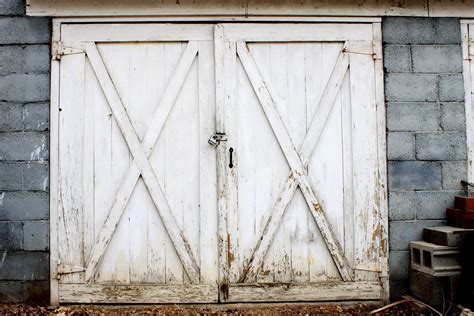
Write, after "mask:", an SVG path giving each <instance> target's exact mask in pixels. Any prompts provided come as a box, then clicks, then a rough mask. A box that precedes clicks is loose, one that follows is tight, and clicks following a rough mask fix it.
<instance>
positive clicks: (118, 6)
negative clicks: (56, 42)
mask: <svg viewBox="0 0 474 316" xmlns="http://www.w3.org/2000/svg"><path fill="white" fill-rule="evenodd" d="M428 2H429V5H428ZM471 3H472V2H470V1H465V2H464V1H462V0H424V1H420V0H405V1H399V0H336V1H333V0H198V1H195V0H179V1H176V0H163V1H157V0H134V1H130V0H27V14H28V15H32V16H56V17H57V16H62V17H71V16H89V17H90V16H229V15H234V16H289V15H290V16H430V15H433V14H437V15H445V14H448V13H449V14H456V15H459V14H463V16H465V15H466V14H469V12H471V13H472V11H473V10H466V8H472V7H473V5H472V4H471Z"/></svg>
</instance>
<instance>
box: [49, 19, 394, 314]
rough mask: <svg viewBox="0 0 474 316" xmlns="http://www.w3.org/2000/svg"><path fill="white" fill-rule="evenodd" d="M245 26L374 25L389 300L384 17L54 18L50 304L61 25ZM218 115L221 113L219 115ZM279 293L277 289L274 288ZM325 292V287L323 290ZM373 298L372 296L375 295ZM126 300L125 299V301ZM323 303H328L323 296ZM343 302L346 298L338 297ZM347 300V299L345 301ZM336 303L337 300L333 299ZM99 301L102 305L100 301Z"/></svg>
mask: <svg viewBox="0 0 474 316" xmlns="http://www.w3.org/2000/svg"><path fill="white" fill-rule="evenodd" d="M134 22H139V23H145V22H149V23H177V24H179V23H183V22H184V23H189V22H195V23H201V24H206V23H208V24H217V23H226V22H232V23H237V22H238V23H245V22H267V23H281V22H297V23H323V22H325V23H368V24H372V25H373V34H374V37H373V41H374V52H375V54H376V56H377V58H376V59H375V71H376V74H375V83H376V87H375V88H376V102H377V132H378V134H377V139H378V157H379V161H378V181H379V187H380V190H379V194H378V195H379V196H378V198H379V214H380V218H379V221H380V227H381V231H382V236H381V237H380V238H381V239H382V240H383V242H382V244H384V245H385V248H384V249H382V250H381V251H382V253H383V254H384V256H383V258H382V264H381V266H380V267H378V269H379V270H380V271H381V272H380V274H379V278H380V282H381V286H382V291H381V293H380V296H377V297H379V298H380V299H381V300H382V301H388V299H389V284H388V246H387V245H388V205H387V163H386V121H385V104H384V87H383V84H384V78H383V76H384V75H383V61H382V29H381V18H378V17H371V18H367V17H297V16H286V17H285V16H278V17H269V16H252V17H242V16H213V17H207V16H194V17H193V16H182V17H174V16H170V17H93V18H89V17H81V18H54V19H53V21H52V56H53V58H52V61H51V92H50V97H51V99H50V144H49V145H50V147H49V148H50V229H49V232H50V240H49V242H50V303H51V305H52V306H57V305H59V278H58V276H59V274H58V265H59V259H58V258H59V249H58V230H57V225H58V205H59V194H58V184H59V178H58V176H59V173H58V169H59V141H58V139H59V104H60V102H59V101H60V100H59V91H60V90H59V89H60V82H59V80H60V64H59V63H60V61H59V59H58V58H56V57H57V52H58V45H57V44H58V43H60V42H61V26H62V25H63V24H89V23H134ZM216 66H217V65H216ZM216 115H218V114H216ZM275 290H277V291H278V289H276V288H275ZM320 290H322V288H321V289H320ZM341 290H342V288H341ZM372 297H373V295H372ZM124 299H126V298H124ZM320 299H321V300H329V298H328V297H326V298H325V297H321V298H320ZM337 299H339V300H342V299H344V297H337ZM346 299H347V298H346ZM330 300H334V299H330ZM97 302H100V298H98V300H97Z"/></svg>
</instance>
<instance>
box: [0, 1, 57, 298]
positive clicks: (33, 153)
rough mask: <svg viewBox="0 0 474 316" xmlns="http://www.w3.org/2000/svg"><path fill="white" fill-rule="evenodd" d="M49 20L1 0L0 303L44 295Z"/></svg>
mask: <svg viewBox="0 0 474 316" xmlns="http://www.w3.org/2000/svg"><path fill="white" fill-rule="evenodd" d="M50 24H51V23H50V19H47V18H31V17H25V1H24V0H0V302H1V301H13V302H20V301H22V302H33V303H47V302H48V297H49V281H48V278H49V276H48V274H49V254H48V247H49V245H48V231H49V222H48V220H49V194H48V185H49V179H48V156H49V153H48V143H49V141H48V139H49V133H48V129H49V123H48V122H49V86H50V83H49V81H50V77H49V68H50V61H49V60H50V53H49V50H50V47H49V45H50V44H49V43H50V39H51V35H50V34H51V27H50Z"/></svg>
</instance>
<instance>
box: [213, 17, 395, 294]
mask: <svg viewBox="0 0 474 316" xmlns="http://www.w3.org/2000/svg"><path fill="white" fill-rule="evenodd" d="M379 34H380V25H376V26H374V25H372V24H360V25H357V24H355V25H350V24H273V25H270V24H239V25H237V24H223V25H218V26H217V27H216V31H215V37H216V44H215V46H216V56H217V59H216V62H217V64H216V69H217V72H216V79H217V80H216V82H217V88H218V89H222V90H223V93H222V94H220V95H219V94H218V99H217V113H218V116H217V126H222V130H221V131H219V132H222V133H225V134H226V141H225V142H222V148H221V149H220V150H219V158H218V159H219V162H218V163H220V165H222V166H224V167H225V169H226V172H225V175H224V176H222V178H220V180H221V181H222V182H223V183H225V186H224V185H223V186H222V188H223V189H225V194H223V195H219V198H220V203H219V205H220V206H221V207H222V208H226V212H225V216H223V217H225V221H226V225H221V226H220V229H219V233H220V234H221V236H222V238H221V239H223V240H225V242H224V243H223V244H222V245H221V252H222V253H225V256H224V258H223V260H226V264H224V265H223V267H222V269H223V273H222V275H223V281H224V283H223V286H221V289H220V294H221V299H222V300H224V301H229V302H247V301H292V300H295V301H323V300H360V299H369V300H370V299H373V300H378V299H381V298H382V296H383V295H384V293H385V291H386V289H385V290H384V289H383V287H382V285H383V284H382V283H381V279H384V278H385V277H386V275H387V271H386V270H387V240H386V238H387V227H386V222H385V221H386V205H385V204H386V202H385V194H384V192H385V180H384V179H385V164H384V163H383V161H384V160H385V149H384V148H385V145H384V134H385V131H384V124H383V122H384V117H383V116H384V111H383V95H382V97H381V94H380V93H378V92H379V91H381V90H380V89H381V86H380V85H381V83H382V76H381V74H382V68H381V67H382V64H381V61H380V59H381V51H380V35H379ZM377 85H378V86H377ZM224 147H225V148H224Z"/></svg>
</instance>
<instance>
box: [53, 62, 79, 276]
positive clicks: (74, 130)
mask: <svg viewBox="0 0 474 316" xmlns="http://www.w3.org/2000/svg"><path fill="white" fill-rule="evenodd" d="M84 66H85V56H84V54H77V55H70V56H63V58H62V61H61V76H60V82H61V85H60V89H61V90H60V115H59V130H60V131H61V132H60V133H59V179H60V182H59V186H60V187H59V192H60V197H59V202H60V214H59V216H60V218H61V221H60V225H61V226H62V227H61V230H60V231H59V234H60V236H61V238H60V239H59V247H60V248H59V249H60V258H59V259H60V260H61V263H64V264H70V265H74V266H80V267H82V266H83V265H84V260H83V259H84V258H82V254H83V246H84V245H83V239H82V233H83V232H82V228H83V221H82V220H83V218H82V216H83V210H84V204H83V203H84V202H83V182H82V181H83V158H84V152H83V149H84V145H83V142H84V134H83V133H84ZM81 281H82V277H81V275H80V274H77V273H73V274H68V275H63V276H62V277H61V282H63V283H78V282H81Z"/></svg>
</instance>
